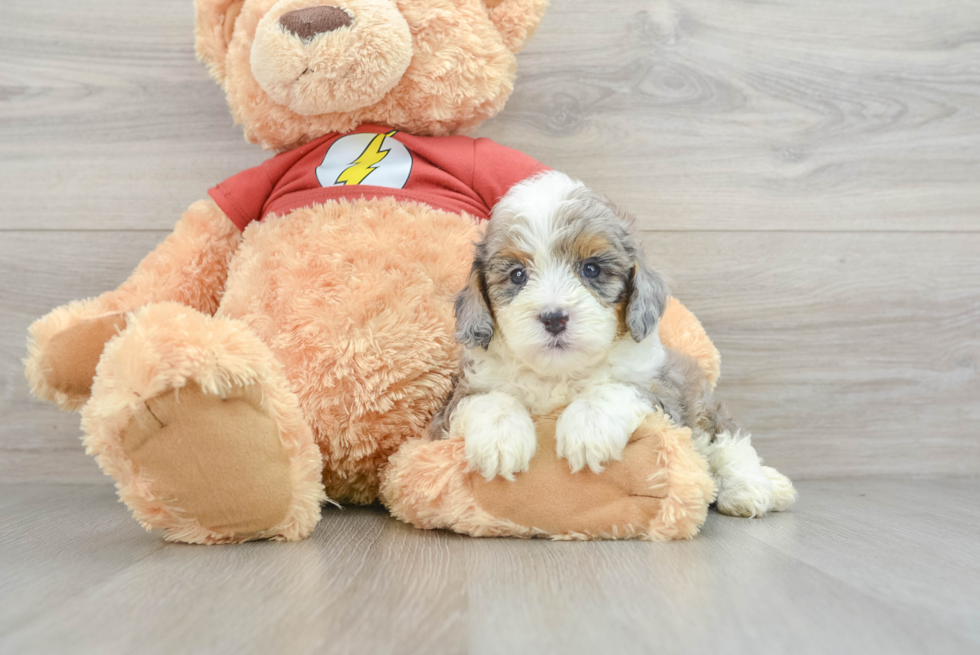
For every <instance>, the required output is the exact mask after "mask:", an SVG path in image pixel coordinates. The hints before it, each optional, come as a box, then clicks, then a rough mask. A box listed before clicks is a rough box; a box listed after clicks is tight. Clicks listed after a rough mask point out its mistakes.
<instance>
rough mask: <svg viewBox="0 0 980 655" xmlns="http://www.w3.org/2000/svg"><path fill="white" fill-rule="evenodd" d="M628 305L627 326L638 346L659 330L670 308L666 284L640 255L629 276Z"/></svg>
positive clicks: (638, 254) (640, 254) (637, 256)
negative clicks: (658, 327) (659, 323)
mask: <svg viewBox="0 0 980 655" xmlns="http://www.w3.org/2000/svg"><path fill="white" fill-rule="evenodd" d="M627 290H628V292H629V300H628V303H629V305H628V306H627V309H626V326H627V327H628V328H629V330H630V335H631V336H632V337H633V340H634V341H636V342H637V343H639V342H640V341H643V340H644V339H646V338H647V337H648V336H650V333H651V332H653V331H654V330H655V329H656V328H657V323H658V322H659V321H660V318H661V317H662V316H663V315H664V310H665V309H666V308H667V281H666V280H664V278H663V277H662V276H661V275H660V274H659V273H657V272H656V271H655V270H653V269H652V268H650V265H649V264H647V263H646V260H644V259H643V253H642V252H640V253H637V255H636V261H635V263H634V264H633V273H632V274H631V275H630V280H629V284H628V285H627Z"/></svg>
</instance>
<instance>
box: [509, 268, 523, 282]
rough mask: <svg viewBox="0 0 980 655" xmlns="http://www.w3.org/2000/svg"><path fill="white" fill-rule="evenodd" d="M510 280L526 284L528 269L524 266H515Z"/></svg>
mask: <svg viewBox="0 0 980 655" xmlns="http://www.w3.org/2000/svg"><path fill="white" fill-rule="evenodd" d="M510 281H511V282H513V283H514V284H524V283H525V282H527V271H526V270H524V269H523V268H515V269H514V270H512V271H511V272H510Z"/></svg>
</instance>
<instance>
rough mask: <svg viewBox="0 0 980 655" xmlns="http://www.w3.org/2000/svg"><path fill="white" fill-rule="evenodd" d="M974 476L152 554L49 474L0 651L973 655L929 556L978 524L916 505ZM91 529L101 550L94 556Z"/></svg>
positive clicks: (99, 504) (20, 550)
mask: <svg viewBox="0 0 980 655" xmlns="http://www.w3.org/2000/svg"><path fill="white" fill-rule="evenodd" d="M975 484H976V483H975V481H953V482H946V481H909V480H905V481H890V482H883V481H869V480H862V479H855V480H849V481H833V482H805V483H803V484H801V485H800V490H801V502H800V504H799V505H798V506H797V507H796V508H794V510H793V511H792V512H789V513H786V514H781V515H774V516H771V517H767V518H765V519H759V520H744V519H732V518H729V517H721V516H718V515H716V514H712V515H710V516H709V520H708V524H707V526H706V528H705V530H704V531H703V533H702V534H701V535H700V536H699V537H697V538H696V539H695V540H693V541H690V542H683V543H666V544H649V543H636V542H593V543H560V542H559V543H555V542H544V541H519V540H509V539H496V540H479V539H468V538H464V537H460V536H457V535H452V534H448V533H443V532H422V531H417V530H414V529H413V528H411V527H409V526H406V525H403V524H400V523H398V522H397V521H395V520H393V519H390V518H387V517H386V516H385V515H384V513H383V512H382V511H380V510H378V509H376V508H358V509H345V510H336V509H328V510H326V511H325V513H324V517H323V521H322V522H321V523H320V525H319V526H318V528H317V530H316V532H315V533H314V535H313V537H312V538H311V539H309V540H307V541H304V542H300V543H296V544H275V543H254V544H244V545H239V546H219V547H194V546H180V545H164V544H162V542H156V543H157V545H158V546H159V547H158V548H157V549H156V550H153V551H152V552H147V551H146V550H145V549H146V548H147V547H148V545H149V542H150V541H153V539H154V537H153V536H152V535H142V534H133V532H132V531H131V530H130V531H127V530H126V528H125V526H115V527H113V528H109V525H110V522H109V521H108V519H109V517H113V518H112V522H115V521H116V518H115V517H117V516H118V515H120V514H122V513H123V512H122V508H121V507H120V506H119V504H118V503H116V502H115V501H114V498H113V497H112V494H111V491H110V490H109V489H105V488H90V489H89V491H88V492H87V493H83V494H68V495H67V497H66V494H65V493H64V492H65V489H64V487H60V488H59V487H51V486H47V485H45V486H42V487H41V489H42V490H43V491H42V492H41V493H38V492H37V490H36V489H34V490H31V492H30V493H26V494H25V493H24V492H23V491H18V493H21V494H22V496H23V497H24V502H23V504H21V505H17V504H13V505H7V504H4V505H0V525H4V526H12V527H13V529H8V530H5V533H4V537H5V538H4V539H3V540H0V583H3V585H4V588H5V591H8V590H9V592H10V593H5V594H4V595H3V596H2V597H0V622H3V624H4V625H8V623H7V621H8V620H9V618H10V617H11V616H12V613H13V614H16V615H17V616H19V617H20V619H19V621H18V623H17V625H15V626H14V627H12V628H11V629H9V630H3V631H0V650H2V651H4V652H64V651H65V650H66V649H70V650H71V652H77V653H89V652H91V653H96V652H98V653H129V652H133V651H134V650H139V651H140V652H147V653H157V652H160V653H163V652H185V651H187V650H188V649H194V650H196V651H197V652H232V651H234V652H243V653H252V652H254V653H268V652H270V651H274V652H295V653H314V652H316V653H322V652H328V653H332V652H337V653H344V652H353V651H358V652H372V653H395V652H398V653H414V652H426V653H432V652H446V653H462V652H472V653H515V652H516V653H524V652H528V653H531V652H567V653H572V654H574V653H586V652H597V651H598V652H616V653H646V652H652V651H655V652H658V653H682V652H724V653H733V654H736V655H737V654H739V653H760V654H765V653H786V652H793V653H804V654H805V653H828V652H834V653H868V652H888V653H896V654H902V653H921V652H930V653H968V652H974V651H975V650H976V648H977V647H978V644H980V621H978V619H980V608H978V607H977V606H976V602H975V599H976V597H977V594H978V592H980V580H978V579H977V572H978V571H980V565H977V564H976V562H975V561H971V560H970V558H967V557H962V558H960V559H958V560H956V561H950V560H949V559H947V558H944V557H941V556H940V557H936V556H926V555H927V554H928V553H930V552H936V551H937V549H938V553H940V554H941V553H942V552H944V551H945V550H947V549H953V550H957V551H959V552H965V551H966V550H967V549H969V548H971V547H972V545H973V544H974V543H975V542H976V539H977V537H978V536H980V522H978V520H977V517H976V516H975V515H974V516H971V517H970V518H969V520H966V521H962V522H961V525H960V531H959V532H952V533H947V534H940V535H937V540H936V542H934V544H935V548H933V549H931V550H930V549H928V548H927V549H925V550H923V543H924V540H925V539H926V538H927V537H926V535H927V534H928V533H929V532H931V531H932V529H933V527H934V522H933V519H932V518H931V517H932V514H931V508H933V507H935V506H937V505H940V504H943V503H946V502H950V501H952V502H963V501H966V500H968V499H969V498H970V497H971V496H972V495H973V494H972V493H971V491H970V490H971V489H972V488H975ZM10 486H11V485H0V495H2V494H4V493H5V492H4V487H10ZM17 489H18V490H20V489H21V487H17ZM862 493H865V494H866V495H865V496H861V495H860V494H862ZM893 496H895V497H907V498H911V499H912V501H911V502H909V503H908V505H907V508H908V510H909V511H908V513H907V515H905V516H898V515H897V513H895V512H893V511H890V510H889V503H888V502H887V501H888V500H889V499H891V498H892V497H893ZM54 506H57V507H58V509H56V510H52V507H54ZM45 508H47V511H40V510H44V509H45ZM73 517H74V518H73ZM65 518H67V519H68V520H67V521H66V520H64V519H65ZM99 521H101V522H102V525H103V526H105V527H104V528H103V529H102V530H99V531H98V532H97V534H94V535H93V534H92V533H91V524H92V523H93V522H99ZM132 526H135V523H134V522H133V523H132ZM114 534H115V540H113V535H114ZM101 539H105V540H109V541H110V542H111V543H112V545H111V546H110V547H109V549H108V551H107V552H105V553H91V554H90V552H89V551H88V550H86V549H88V548H91V547H92V544H94V543H96V542H98V541H99V540H101ZM835 562H836V564H835ZM80 571H81V573H80ZM100 571H101V575H99V573H100ZM11 573H13V574H14V576H15V578H14V581H13V583H12V584H11V583H10V582H9V581H10V580H11V577H10V576H11ZM954 575H955V576H957V577H958V582H957V583H956V584H949V582H948V581H949V578H950V577H951V576H954ZM85 576H88V579H86V578H85ZM96 578H97V579H96ZM40 588H44V589H46V590H47V591H48V592H50V593H49V594H48V595H47V596H42V595H39V594H37V593H35V592H34V591H33V590H35V589H40ZM25 590H26V592H25ZM62 590H64V591H65V593H58V592H59V591H62ZM913 590H914V592H915V595H916V596H917V597H915V598H913V597H911V596H910V595H909V593H910V592H911V591H913ZM25 593H26V594H27V595H26V596H25ZM41 603H43V605H42V604H41ZM951 612H955V613H958V614H957V621H954V622H951V621H950V616H949V615H950V614H951Z"/></svg>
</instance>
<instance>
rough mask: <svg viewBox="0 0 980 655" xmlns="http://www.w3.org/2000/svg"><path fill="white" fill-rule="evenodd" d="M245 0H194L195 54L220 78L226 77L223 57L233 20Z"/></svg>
mask: <svg viewBox="0 0 980 655" xmlns="http://www.w3.org/2000/svg"><path fill="white" fill-rule="evenodd" d="M244 4H245V0H194V42H195V48H196V50H197V58H198V59H200V60H201V61H202V62H204V63H205V64H206V65H207V67H208V70H209V71H210V72H211V75H212V76H213V77H214V78H215V79H216V80H218V81H219V82H222V81H224V79H225V57H226V55H227V54H228V44H229V43H230V42H231V36H232V33H233V32H234V30H235V20H236V19H237V18H238V14H240V13H241V11H242V5H244Z"/></svg>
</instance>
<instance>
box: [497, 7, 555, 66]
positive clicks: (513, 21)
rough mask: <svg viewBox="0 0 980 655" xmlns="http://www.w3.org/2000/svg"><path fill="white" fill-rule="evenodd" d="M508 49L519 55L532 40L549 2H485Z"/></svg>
mask: <svg viewBox="0 0 980 655" xmlns="http://www.w3.org/2000/svg"><path fill="white" fill-rule="evenodd" d="M483 1H484V4H485V5H486V6H487V9H488V10H489V11H490V21H491V22H492V23H493V24H494V25H495V26H496V28H497V31H499V32H500V36H502V37H503V39H504V44H505V45H506V46H507V48H508V49H509V50H510V51H511V52H513V53H517V52H519V51H520V49H521V48H523V47H524V43H525V42H526V41H527V40H528V39H530V38H531V36H532V35H533V34H534V30H536V29H537V27H538V23H540V22H541V18H542V17H543V16H544V12H545V10H546V9H548V2H549V0H483Z"/></svg>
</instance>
